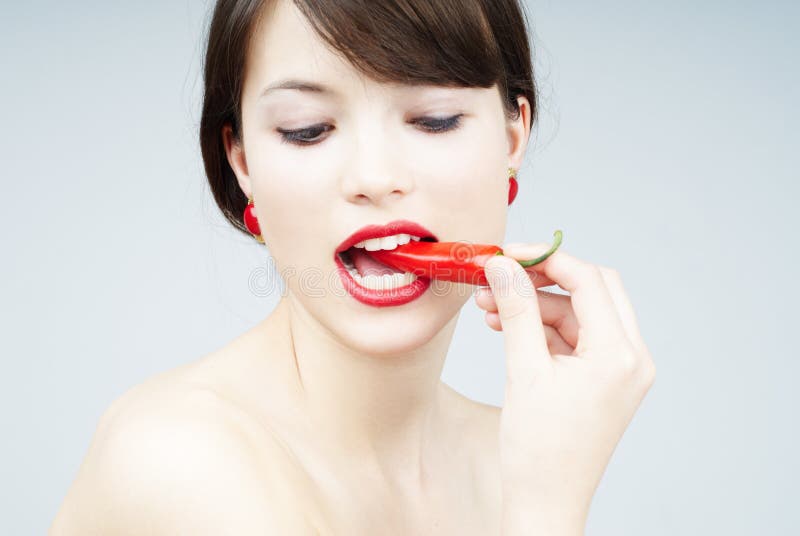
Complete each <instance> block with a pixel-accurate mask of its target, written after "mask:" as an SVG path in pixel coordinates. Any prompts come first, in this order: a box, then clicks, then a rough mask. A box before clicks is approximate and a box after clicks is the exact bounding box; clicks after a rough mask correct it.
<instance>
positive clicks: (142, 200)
mask: <svg viewBox="0 0 800 536" xmlns="http://www.w3.org/2000/svg"><path fill="white" fill-rule="evenodd" d="M211 4H212V3H211V2H210V1H209V0H205V1H198V2H192V1H188V0H176V1H164V0H160V1H158V2H155V1H146V2H142V1H139V2H100V1H91V2H89V1H84V2H56V1H53V0H49V1H47V0H39V1H30V2H3V4H2V7H0V50H2V55H0V67H1V68H2V69H1V71H0V72H1V73H2V74H1V75H0V76H2V85H1V86H0V99H2V104H3V114H2V115H3V128H2V130H1V131H0V142H2V143H0V157H1V158H0V161H1V162H2V177H3V178H2V183H1V184H2V187H1V188H2V190H1V191H2V211H0V218H2V220H0V232H1V233H2V264H0V266H1V267H2V268H0V269H1V270H2V274H1V275H2V277H0V302H1V303H2V313H1V314H2V318H0V323H1V325H2V328H0V329H2V338H1V339H0V355H2V385H0V392H1V393H2V400H0V408H1V409H0V417H2V433H3V438H2V443H0V460H2V461H1V462H0V463H1V464H2V465H0V473H1V474H2V484H1V485H0V486H1V487H0V493H2V495H1V496H0V505H2V506H0V510H2V514H0V533H1V534H7V535H15V536H16V535H34V534H44V532H45V531H46V529H47V527H48V526H49V524H50V522H51V521H52V519H53V517H54V516H55V513H56V511H57V509H58V507H59V505H60V503H61V501H62V499H63V498H64V495H65V494H66V492H67V489H68V487H69V485H70V484H71V483H72V481H73V479H74V477H75V475H76V472H77V470H78V467H79V465H80V462H81V460H82V459H83V457H84V455H85V453H86V450H87V448H88V446H89V441H90V439H91V437H92V434H93V432H94V430H95V426H96V425H97V420H98V418H99V417H100V415H101V413H102V412H103V411H104V409H105V408H107V407H108V405H109V404H110V403H111V401H112V400H114V399H115V398H117V397H118V396H120V395H121V394H122V393H123V392H124V391H126V390H127V389H129V388H130V387H132V386H133V385H135V384H137V383H140V382H142V381H144V380H145V379H146V378H148V377H150V376H152V375H154V374H156V373H158V372H161V371H164V370H166V369H170V368H172V367H175V366H178V365H180V364H182V363H186V362H188V361H192V360H195V359H197V358H199V357H201V356H202V355H204V354H206V353H208V352H210V351H212V350H214V349H216V348H218V347H220V346H222V345H223V344H225V343H226V342H227V341H229V340H230V339H232V338H233V337H235V336H236V335H238V334H240V333H241V332H243V331H245V330H246V329H248V328H249V327H250V326H252V325H253V324H254V323H256V322H257V321H259V320H260V319H262V318H263V317H264V316H265V315H266V314H267V313H268V312H269V311H270V310H271V309H272V307H273V306H274V304H275V303H276V301H277V299H278V297H279V293H280V288H279V287H277V286H275V285H274V284H272V286H270V285H271V283H270V282H269V281H267V280H266V279H265V276H264V274H266V273H268V271H269V268H270V266H271V265H270V264H269V261H268V259H267V256H266V253H265V250H264V248H263V247H261V246H259V245H258V244H256V243H255V242H254V241H253V240H250V239H248V238H247V237H246V236H244V235H241V234H239V233H237V232H235V231H233V230H232V228H231V227H230V226H229V225H228V224H227V223H226V222H225V221H223V219H222V217H221V215H220V214H219V212H218V210H217V208H216V207H215V206H214V205H213V202H212V200H211V197H210V194H209V191H208V187H207V186H206V183H205V178H204V175H203V168H202V160H201V157H200V151H199V145H198V140H197V133H198V125H199V120H200V105H201V91H202V78H201V64H202V52H203V50H202V40H203V32H204V31H205V27H206V23H207V20H208V16H209V12H210V9H211ZM798 6H800V4H798V3H797V2H790V1H773V2H756V1H755V0H750V1H742V2H736V3H732V2H722V1H705V2H695V1H689V0H679V1H670V2H666V1H650V2H634V1H621V0H610V1H606V2H589V1H562V2H556V1H539V0H533V1H530V2H528V4H527V8H528V13H529V15H530V18H531V21H532V23H533V28H534V34H533V39H534V45H535V47H536V59H535V63H536V69H537V73H538V76H539V82H540V86H541V90H542V107H543V110H542V116H541V125H540V127H539V128H538V130H536V131H535V132H534V138H533V139H532V142H531V143H532V145H531V147H530V149H529V151H528V154H527V158H526V161H525V164H524V166H523V167H522V170H521V171H520V173H519V179H520V193H519V197H518V198H517V201H516V202H515V204H514V205H513V206H512V208H511V209H510V213H509V230H508V234H507V237H506V240H507V241H508V242H518V241H528V242H539V241H548V242H549V241H551V239H552V232H553V230H555V229H562V230H563V231H564V244H563V246H562V247H563V248H564V250H565V251H567V252H569V253H571V254H573V255H576V256H578V257H580V258H583V259H586V260H589V261H592V262H595V263H599V264H604V265H607V266H611V267H614V268H616V269H618V270H619V271H620V272H621V274H622V276H623V281H624V283H625V285H626V287H627V291H628V293H629V295H630V298H631V300H632V302H633V304H634V307H635V308H636V310H637V313H638V318H639V322H640V324H641V329H642V332H643V335H644V338H645V340H646V342H647V343H648V345H649V347H650V349H651V351H652V354H653V357H654V360H655V362H656V365H657V368H658V374H657V379H656V382H655V384H654V386H653V388H652V389H651V391H650V393H649V394H648V396H647V398H646V399H645V401H644V403H643V405H642V406H641V408H640V410H639V412H638V413H637V415H636V416H635V418H634V420H633V422H632V423H631V426H630V428H629V429H628V431H627V432H626V434H625V435H624V437H623V438H622V441H621V442H620V444H619V446H618V448H617V450H616V452H615V455H614V457H613V459H612V461H611V463H610V465H609V467H608V469H607V471H606V474H605V477H604V480H603V481H602V483H601V485H600V487H599V489H598V491H597V494H596V496H595V499H594V502H593V506H592V511H591V515H590V518H589V522H588V527H587V534H589V535H593V536H599V535H609V536H620V535H636V536H639V535H643V534H647V535H662V534H663V535H671V536H672V535H676V534H681V535H683V534H691V535H708V534H724V535H727V536H732V535H740V534H748V535H751V534H752V535H756V534H771V535H783V534H786V535H788V534H797V530H798V528H797V527H798V526H800V510H798V509H797V508H796V507H797V502H798V498H799V495H800V494H799V493H798V485H797V480H798V478H799V477H800V474H798V461H797V460H798V452H800V441H798V416H797V414H798V409H799V406H800V404H799V403H800V396H799V395H798V391H797V388H796V385H797V382H798V377H800V361H799V360H798V358H800V355H798V348H800V346H799V345H798V342H797V338H796V337H798V330H797V323H798V314H797V307H798V303H799V299H800V296H799V294H800V293H799V292H798V287H799V286H800V285H798V280H797V274H798V268H797V264H798V242H800V241H798V239H797V232H798V230H800V225H799V224H800V218H799V217H798V212H797V204H798V201H800V195H798V194H799V193H800V185H799V184H800V176H799V174H798V171H797V167H796V165H797V154H798V153H797V149H798V147H800V137H799V136H798V134H797V132H798V127H797V125H798V122H800V113H798V104H797V96H798V94H799V91H798V83H800V74H799V73H798V54H800V46H798V45H800V38H798V30H800V7H798ZM273 283H275V282H273ZM504 377H505V369H504V354H503V339H502V334H500V333H496V332H493V331H491V330H490V329H489V328H488V327H486V326H485V325H484V323H483V315H482V313H481V312H480V311H479V310H478V309H477V308H476V307H475V305H474V303H473V302H472V301H469V302H467V304H466V306H465V307H464V309H463V311H462V313H461V319H460V323H459V325H458V329H457V331H456V334H455V339H454V342H453V345H452V347H451V350H450V353H449V355H448V359H447V363H446V365H445V369H444V374H443V379H444V381H446V382H447V383H448V384H450V385H451V386H453V387H454V388H456V389H457V390H459V391H461V392H462V393H464V394H465V395H467V396H469V397H471V398H474V399H477V400H479V401H482V402H485V403H490V404H493V405H497V406H500V405H501V404H502V400H503V388H504Z"/></svg>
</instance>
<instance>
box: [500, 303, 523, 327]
mask: <svg viewBox="0 0 800 536" xmlns="http://www.w3.org/2000/svg"><path fill="white" fill-rule="evenodd" d="M529 312H531V305H530V303H528V300H520V301H516V302H514V303H510V304H507V305H506V306H505V307H504V308H502V309H499V310H498V312H497V314H498V315H499V316H500V321H501V322H502V321H504V320H513V319H515V318H519V317H521V316H524V315H526V314H528V313H529Z"/></svg>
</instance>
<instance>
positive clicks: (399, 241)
mask: <svg viewBox="0 0 800 536" xmlns="http://www.w3.org/2000/svg"><path fill="white" fill-rule="evenodd" d="M411 240H414V241H415V242H417V241H419V237H418V236H412V235H409V234H396V235H392V236H384V237H382V238H370V239H368V240H362V241H361V242H359V243H358V244H355V245H354V246H353V247H354V248H364V249H366V250H367V251H378V250H379V249H394V248H396V247H397V246H398V245H401V246H402V245H403V244H408V243H409V242H410V241H411Z"/></svg>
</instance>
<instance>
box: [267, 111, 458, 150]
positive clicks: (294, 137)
mask: <svg viewBox="0 0 800 536" xmlns="http://www.w3.org/2000/svg"><path fill="white" fill-rule="evenodd" d="M463 115H464V114H457V115H453V116H450V117H443V118H437V117H420V118H418V119H414V120H413V121H411V123H412V124H417V125H421V128H422V130H423V131H425V132H429V133H431V134H440V133H443V132H449V131H451V130H456V129H457V128H459V127H460V126H461V117H462V116H463ZM332 129H333V126H331V125H328V124H320V125H313V126H310V127H306V128H301V129H296V130H284V129H281V128H279V129H277V130H278V132H279V133H280V135H281V142H282V143H290V144H293V145H300V146H307V145H316V144H317V143H319V142H321V141H322V139H324V138H320V136H322V135H323V134H324V133H325V132H328V131H329V130H332Z"/></svg>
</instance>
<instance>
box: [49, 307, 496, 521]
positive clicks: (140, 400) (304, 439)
mask: <svg viewBox="0 0 800 536" xmlns="http://www.w3.org/2000/svg"><path fill="white" fill-rule="evenodd" d="M288 320H289V311H288V304H287V303H286V300H283V301H282V302H281V304H280V305H279V306H278V307H277V308H276V309H275V311H274V312H273V314H271V315H270V316H269V317H267V318H266V319H265V320H264V321H263V322H261V323H260V324H258V325H256V326H255V327H253V328H252V329H251V330H249V331H247V332H245V333H244V334H242V335H241V336H240V337H238V338H236V339H235V340H233V341H232V342H231V343H230V344H228V345H227V346H225V347H223V348H221V349H220V350H218V351H216V352H214V353H212V354H209V355H207V356H206V357H204V358H202V359H200V360H198V361H195V362H192V363H189V364H187V365H184V366H181V367H178V368H175V369H172V370H169V371H167V372H164V373H161V374H159V375H157V376H155V377H153V378H151V379H150V380H148V381H146V382H144V383H142V384H140V385H138V386H136V387H134V388H133V389H131V390H129V391H128V392H126V393H125V394H124V395H123V396H122V397H120V398H119V399H118V400H117V401H115V402H114V404H112V406H111V407H110V408H109V410H108V411H107V412H106V414H105V415H104V416H103V418H102V419H101V422H100V425H99V426H98V429H97V432H96V434H95V437H94V438H93V441H92V445H91V448H90V450H89V453H88V454H87V457H86V459H85V460H84V462H83V464H82V466H81V469H80V473H79V475H78V477H77V478H76V481H75V483H74V484H73V486H72V488H71V489H70V492H69V494H68V495H67V497H66V499H65V501H64V504H63V505H62V508H61V510H60V512H59V516H58V517H57V518H56V520H55V521H54V523H53V526H52V527H51V531H50V534H53V535H55V534H112V533H113V534H142V533H144V532H143V531H148V530H153V531H154V532H152V533H154V534H156V533H160V532H155V531H156V530H161V527H170V528H178V527H180V528H181V529H185V530H187V531H188V530H191V531H192V534H242V533H243V532H241V531H243V530H245V531H247V532H246V533H247V534H261V533H265V534H266V533H270V534H271V533H273V532H271V531H274V530H275V529H276V527H278V526H281V527H284V528H285V530H291V531H292V534H306V533H307V534H353V535H357V534H375V533H376V530H378V529H379V530H380V533H381V534H398V535H399V534H420V535H423V534H465V535H470V534H476V535H477V534H481V535H485V534H499V530H500V528H499V527H500V512H501V493H500V492H501V487H500V472H499V466H498V464H499V462H498V459H497V450H498V449H497V437H498V419H499V414H500V409H499V408H496V407H494V406H489V405H485V404H481V403H478V402H474V401H472V400H469V399H467V398H465V397H464V396H462V395H460V394H459V393H457V392H456V391H454V390H453V389H451V388H450V387H448V386H446V385H445V384H443V383H441V382H440V383H439V392H440V396H441V398H440V400H441V414H440V415H439V416H438V417H437V423H438V424H437V427H438V428H439V429H440V431H441V435H440V436H438V437H437V438H436V441H437V442H436V443H432V444H430V445H428V446H426V448H425V450H424V451H423V460H422V466H421V467H420V468H419V469H420V471H419V473H418V474H417V473H415V472H414V471H408V477H407V478H406V479H405V480H396V479H395V477H393V476H392V475H390V474H388V473H385V472H384V471H382V469H381V468H380V467H375V466H374V465H372V464H370V463H365V460H364V459H363V458H353V457H352V456H347V454H346V453H344V454H343V453H341V452H339V451H338V450H337V449H335V448H332V445H331V444H330V437H325V436H324V434H321V433H319V432H317V431H315V429H314V428H313V427H312V426H310V424H309V422H308V419H307V418H306V417H305V416H304V413H303V411H302V409H301V408H302V401H301V398H302V393H301V388H300V385H299V383H298V380H299V378H298V371H297V368H296V366H295V363H294V358H293V355H292V347H291V340H289V339H288V338H287V337H286V335H285V334H286V333H287V329H286V328H287V322H288ZM265 341H272V343H273V344H270V345H265V344H264V342H265ZM265 348H269V353H268V355H264V349H265ZM161 423H165V425H166V426H167V427H169V428H172V427H179V428H181V429H182V430H184V429H185V430H186V433H180V434H171V435H169V436H167V435H166V434H165V433H164V430H165V426H162V424H161ZM184 423H199V424H194V425H190V426H188V427H186V426H185V424H184ZM209 436H210V437H213V440H211V441H209V439H208V437H209ZM123 438H124V440H123ZM199 441H203V443H204V444H205V445H206V447H203V448H202V449H201V450H202V451H203V452H202V453H201V454H196V453H197V450H198V444H199ZM208 445H214V447H213V449H212V448H209V447H208ZM137 452H138V454H137ZM187 453H194V454H192V455H188V456H187V455H186V454H187ZM184 458H185V461H184ZM176 459H177V460H178V461H177V464H176ZM198 459H199V460H202V463H198ZM112 466H113V467H112ZM121 466H122V467H127V468H128V469H129V472H128V471H126V472H125V473H124V475H129V474H131V473H135V474H136V475H138V476H139V478H137V479H136V481H135V482H133V481H132V479H131V478H130V477H126V476H124V475H123V476H120V475H119V474H114V472H113V471H114V467H121ZM184 469H185V470H186V471H187V472H192V473H196V474H197V475H198V476H197V478H198V481H203V482H204V483H205V484H206V485H205V486H201V487H193V486H191V484H192V481H191V480H188V481H185V482H184V483H181V482H180V481H178V479H177V477H178V476H179V474H183V470H184ZM165 475H166V476H165ZM220 475H225V478H224V479H223V478H218V477H219V476H220ZM170 476H175V477H176V479H175V480H172V479H171V478H170ZM115 478H117V479H118V480H117V481H116V482H114V479H115ZM277 479H279V480H277ZM159 484H160V485H159ZM164 485H165V486H166V489H165V488H164V487H162V486H164ZM122 488H124V489H122ZM130 489H135V490H137V493H132V492H130ZM99 490H106V491H110V492H111V493H113V494H114V495H108V494H104V493H100V492H99ZM138 491H141V492H142V495H144V494H146V493H153V494H156V496H159V497H160V500H159V501H153V502H162V501H163V502H164V503H166V502H167V499H168V497H170V496H172V494H175V495H176V496H178V498H179V499H180V500H179V501H176V503H175V504H174V505H172V506H171V507H170V506H164V507H162V508H159V509H158V510H155V511H152V512H146V510H142V509H138V510H137V508H136V507H135V506H134V505H136V504H137V502H136V501H137V500H136V499H134V500H131V498H132V497H138ZM125 493H127V495H126V494H125ZM126 502H127V504H126ZM209 505H213V506H214V510H215V511H214V512H213V513H212V512H210V511H209ZM277 505H282V506H281V507H280V508H278V506H277ZM286 508H288V510H287V509H286ZM88 511H95V512H97V511H108V512H114V515H104V516H96V517H95V518H87V516H86V515H85V513H86V512H88ZM74 512H82V513H83V514H82V515H79V516H72V515H71V513H74ZM265 512H269V515H268V516H265ZM146 513H147V514H150V513H152V514H153V516H154V517H152V518H148V517H147V515H146ZM270 516H272V517H270ZM198 520H202V522H199V521H198ZM195 523H197V524H196V525H195ZM212 527H213V528H212ZM111 530H114V531H115V532H111ZM117 531H118V532H117ZM148 533H150V532H148Z"/></svg>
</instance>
